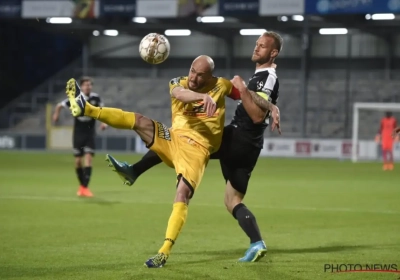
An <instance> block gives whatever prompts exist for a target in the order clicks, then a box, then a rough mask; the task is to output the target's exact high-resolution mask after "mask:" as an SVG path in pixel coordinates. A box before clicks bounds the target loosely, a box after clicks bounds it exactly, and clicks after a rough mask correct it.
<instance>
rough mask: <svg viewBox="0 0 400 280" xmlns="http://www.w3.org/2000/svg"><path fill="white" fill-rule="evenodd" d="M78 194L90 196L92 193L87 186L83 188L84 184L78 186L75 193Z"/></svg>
mask: <svg viewBox="0 0 400 280" xmlns="http://www.w3.org/2000/svg"><path fill="white" fill-rule="evenodd" d="M76 194H77V195H78V196H83V197H92V196H93V193H92V192H91V191H90V190H89V188H85V187H84V186H80V187H79V190H78V192H77V193H76Z"/></svg>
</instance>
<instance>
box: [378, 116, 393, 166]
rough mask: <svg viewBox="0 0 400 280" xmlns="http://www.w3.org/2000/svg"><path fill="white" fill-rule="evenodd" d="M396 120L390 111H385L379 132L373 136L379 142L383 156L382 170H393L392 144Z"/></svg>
mask: <svg viewBox="0 0 400 280" xmlns="http://www.w3.org/2000/svg"><path fill="white" fill-rule="evenodd" d="M396 126H397V122H396V119H395V118H394V117H393V114H392V112H386V115H385V117H383V118H382V119H381V125H380V128H379V132H378V134H377V135H376V137H375V141H376V142H377V143H380V144H381V149H382V157H383V170H393V168H394V164H393V144H394V141H395V139H394V138H393V137H392V136H393V130H394V129H396Z"/></svg>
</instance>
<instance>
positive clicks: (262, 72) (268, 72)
mask: <svg viewBox="0 0 400 280" xmlns="http://www.w3.org/2000/svg"><path fill="white" fill-rule="evenodd" d="M254 76H255V77H259V78H268V77H269V76H271V77H274V78H275V79H277V78H278V75H277V74H276V69H275V68H273V67H266V68H261V69H257V70H256V72H254Z"/></svg>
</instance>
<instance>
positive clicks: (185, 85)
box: [67, 56, 240, 268]
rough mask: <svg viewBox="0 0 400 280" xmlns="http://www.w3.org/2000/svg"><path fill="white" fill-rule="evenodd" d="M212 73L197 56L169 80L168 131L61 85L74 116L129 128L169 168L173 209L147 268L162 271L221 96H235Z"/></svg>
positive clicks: (205, 154) (213, 142) (209, 145)
mask: <svg viewBox="0 0 400 280" xmlns="http://www.w3.org/2000/svg"><path fill="white" fill-rule="evenodd" d="M213 70H214V61H213V60H212V59H211V58H210V57H208V56H199V57H198V58H196V59H195V60H194V61H193V63H192V65H191V67H190V71H189V75H188V77H179V78H175V79H172V80H171V81H170V83H169V88H170V95H171V101H172V104H171V107H172V108H171V110H172V119H173V124H172V128H168V127H166V126H165V125H164V124H162V123H159V122H157V121H154V120H152V119H149V118H147V117H145V116H143V115H141V114H138V113H134V112H125V111H122V110H120V109H115V108H104V107H103V108H97V107H94V106H92V105H91V104H89V103H88V102H87V101H86V100H85V98H83V97H82V96H81V95H79V87H78V86H77V85H76V82H75V80H74V79H71V80H69V81H68V83H67V95H68V97H69V101H70V103H71V111H72V114H73V115H74V116H87V117H91V118H94V119H98V120H100V121H102V122H104V123H107V124H109V125H110V126H112V127H115V128H119V129H132V130H135V131H136V132H137V134H138V135H139V136H140V138H141V139H142V140H143V142H145V143H146V146H147V147H148V148H149V149H151V150H153V151H154V152H156V153H157V154H158V155H159V157H160V158H161V159H162V160H163V162H164V163H165V164H167V165H168V166H170V167H172V168H175V171H176V175H177V185H176V195H175V199H174V204H173V210H172V213H171V216H170V218H169V221H168V226H167V231H166V235H165V239H164V244H163V245H162V247H161V248H160V249H159V251H158V253H157V254H156V255H155V256H153V257H151V258H150V259H148V260H147V261H146V262H145V265H146V266H147V267H149V268H158V267H162V266H164V264H165V263H166V261H167V259H168V257H169V255H170V253H171V249H172V246H173V245H174V244H175V242H176V240H177V238H178V236H179V234H180V231H181V229H182V227H183V225H184V223H185V222H186V219H187V213H188V205H189V201H190V199H191V198H192V196H193V194H194V192H195V191H196V189H197V188H198V187H199V185H200V182H201V180H202V178H203V174H204V170H205V168H206V166H207V164H208V160H209V158H210V154H211V153H214V152H216V151H217V150H218V149H219V147H220V145H221V139H222V130H223V127H224V122H225V97H226V96H229V97H231V98H232V99H239V98H240V93H239V92H238V91H237V90H236V89H235V88H234V87H233V86H232V83H231V82H230V81H229V80H226V79H223V78H218V77H214V76H213ZM139 94H143V93H139ZM78 95H79V96H78Z"/></svg>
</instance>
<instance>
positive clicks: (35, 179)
mask: <svg viewBox="0 0 400 280" xmlns="http://www.w3.org/2000/svg"><path fill="white" fill-rule="evenodd" d="M117 158H119V159H124V160H130V161H134V160H137V159H138V158H139V157H138V156H134V155H126V154H125V155H119V156H118V155H117ZM0 159H1V161H0V241H1V242H0V279H43V280H45V279H52V280H53V279H68V280H70V279H85V280H87V279H108V280H112V279H118V280H123V279H163V280H164V279H171V280H179V279H208V280H214V279H246V280H247V279H268V280H274V279H276V280H284V279H311V280H320V279H340V280H341V279H363V280H364V279H374V280H376V279H399V276H400V274H392V273H343V274H342V273H339V274H332V273H329V272H324V265H325V264H355V263H359V264H363V265H365V264H397V267H398V269H399V270H400V202H399V198H400V175H399V174H400V166H399V170H396V171H394V172H391V173H390V172H389V173H386V172H383V171H381V165H380V164H379V163H360V164H352V163H349V162H339V161H326V160H293V159H261V160H260V161H259V163H258V166H257V168H256V170H255V171H254V173H253V178H252V181H251V187H250V190H249V193H248V196H247V198H246V201H245V202H246V204H248V205H249V207H250V208H251V209H252V210H253V211H254V213H255V215H256V216H257V219H258V222H259V225H260V227H261V229H262V232H263V235H264V237H265V240H266V242H267V245H268V249H269V253H268V255H267V257H265V258H264V259H262V261H261V262H259V263H255V264H238V263H236V260H237V259H238V258H239V257H241V256H242V254H243V253H244V251H245V250H246V249H247V246H248V239H247V237H246V236H245V235H244V234H243V233H242V232H241V230H240V229H239V227H238V225H237V222H236V221H235V220H234V219H233V218H232V217H231V216H230V215H229V214H228V213H227V212H226V210H225V208H224V205H223V201H224V200H223V196H224V182H223V179H222V177H221V175H220V170H219V165H218V162H217V161H211V162H210V165H209V167H208V168H207V171H206V175H205V178H204V180H203V182H202V185H201V187H200V189H199V190H198V192H197V193H196V195H195V197H194V199H193V200H192V202H191V205H190V207H189V217H188V222H187V223H186V225H185V226H184V229H183V232H182V234H181V236H180V237H179V239H178V241H177V244H176V246H175V247H174V250H173V254H172V255H171V257H170V259H169V261H168V263H167V266H165V267H164V268H162V269H155V270H150V269H147V268H145V267H143V262H144V261H145V260H146V259H147V258H148V257H150V256H152V255H153V254H154V253H156V252H157V250H158V248H159V246H160V245H161V244H162V241H163V238H164V232H165V228H166V223H167V220H168V217H169V214H170V211H171V201H172V199H173V197H174V189H175V175H174V172H173V170H172V169H169V168H167V167H166V166H164V165H159V166H157V167H156V168H154V169H152V170H151V171H150V172H148V173H147V174H145V175H144V176H143V177H141V178H140V179H139V180H138V181H137V183H136V184H135V185H134V186H133V187H126V186H123V185H122V183H121V181H120V180H119V178H118V177H117V176H116V175H115V174H113V173H112V172H111V171H109V170H108V168H107V167H106V163H105V162H104V155H100V154H99V155H97V156H96V158H95V161H94V171H93V177H92V181H91V189H92V190H93V192H94V194H95V196H96V197H95V198H92V199H80V198H77V197H76V196H75V193H76V190H77V186H78V184H77V181H76V178H75V174H74V169H73V157H72V156H71V155H69V154H36V153H5V152H1V153H0Z"/></svg>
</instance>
